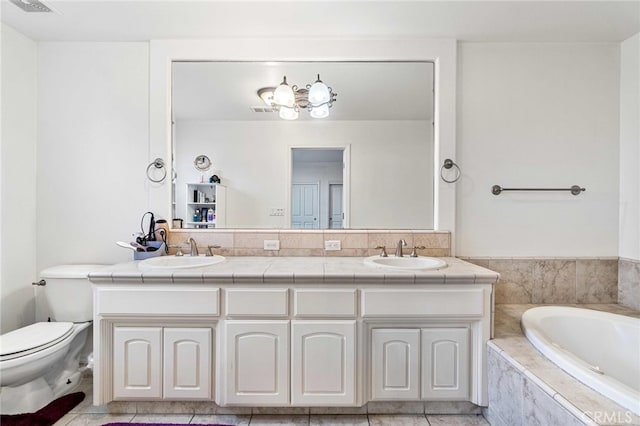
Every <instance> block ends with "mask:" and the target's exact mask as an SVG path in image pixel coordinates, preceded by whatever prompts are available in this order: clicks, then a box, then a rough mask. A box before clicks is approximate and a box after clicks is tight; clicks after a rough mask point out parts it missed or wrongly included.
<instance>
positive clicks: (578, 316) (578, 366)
mask: <svg viewBox="0 0 640 426" xmlns="http://www.w3.org/2000/svg"><path fill="white" fill-rule="evenodd" d="M522 330H523V332H524V334H525V336H527V339H529V341H530V342H531V343H532V344H533V346H535V347H536V349H538V350H539V351H540V352H542V354H543V355H545V356H546V357H547V358H549V359H550V360H551V361H552V362H553V363H554V364H556V365H558V366H559V367H560V368H562V369H563V370H564V371H566V372H567V373H569V374H570V375H572V376H573V377H575V378H576V379H578V380H580V381H581V382H582V383H584V384H585V385H587V386H589V387H591V388H593V389H594V390H596V391H597V392H599V393H601V394H603V395H604V396H606V397H608V398H609V399H611V400H613V401H615V402H616V403H618V404H619V405H621V406H622V407H624V408H626V409H628V410H630V411H632V412H633V413H635V414H637V415H640V319H638V318H632V317H626V316H623V315H616V314H611V313H607V312H600V311H594V310H591V309H580V308H571V307H562V306H543V307H538V308H532V309H529V310H528V311H526V312H525V313H524V314H523V315H522Z"/></svg>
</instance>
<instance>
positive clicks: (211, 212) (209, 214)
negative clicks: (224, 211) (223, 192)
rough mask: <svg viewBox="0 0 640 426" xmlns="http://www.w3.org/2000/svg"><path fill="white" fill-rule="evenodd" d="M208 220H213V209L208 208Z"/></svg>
mask: <svg viewBox="0 0 640 426" xmlns="http://www.w3.org/2000/svg"><path fill="white" fill-rule="evenodd" d="M207 222H213V209H209V210H207Z"/></svg>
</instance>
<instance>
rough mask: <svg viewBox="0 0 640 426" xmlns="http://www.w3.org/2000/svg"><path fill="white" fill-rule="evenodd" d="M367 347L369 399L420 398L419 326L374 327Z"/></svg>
mask: <svg viewBox="0 0 640 426" xmlns="http://www.w3.org/2000/svg"><path fill="white" fill-rule="evenodd" d="M371 351H372V352H371V397H372V399H374V400H390V399H399V400H405V401H406V400H411V399H420V384H419V383H420V329H410V330H403V329H374V330H372V333H371Z"/></svg>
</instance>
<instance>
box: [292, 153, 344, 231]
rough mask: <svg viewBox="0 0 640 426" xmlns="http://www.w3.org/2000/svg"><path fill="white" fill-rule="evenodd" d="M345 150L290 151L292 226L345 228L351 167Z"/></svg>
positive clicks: (298, 227)
mask: <svg viewBox="0 0 640 426" xmlns="http://www.w3.org/2000/svg"><path fill="white" fill-rule="evenodd" d="M344 152H345V150H344V148H343V149H331V148H325V149H315V148H292V149H291V227H292V228H296V229H342V228H344V218H345V212H344V209H343V205H344V202H343V194H344V193H345V191H343V187H344V183H345V179H344V175H345V174H348V168H347V167H346V164H345V162H344V160H343V159H344Z"/></svg>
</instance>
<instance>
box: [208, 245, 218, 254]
mask: <svg viewBox="0 0 640 426" xmlns="http://www.w3.org/2000/svg"><path fill="white" fill-rule="evenodd" d="M219 248H221V246H219V245H217V244H216V245H213V246H207V249H209V253H207V256H214V254H213V249H219Z"/></svg>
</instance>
